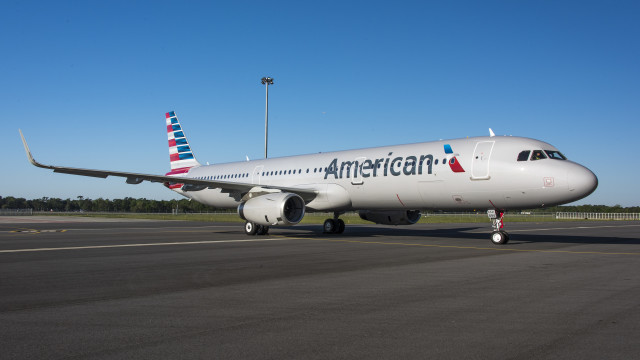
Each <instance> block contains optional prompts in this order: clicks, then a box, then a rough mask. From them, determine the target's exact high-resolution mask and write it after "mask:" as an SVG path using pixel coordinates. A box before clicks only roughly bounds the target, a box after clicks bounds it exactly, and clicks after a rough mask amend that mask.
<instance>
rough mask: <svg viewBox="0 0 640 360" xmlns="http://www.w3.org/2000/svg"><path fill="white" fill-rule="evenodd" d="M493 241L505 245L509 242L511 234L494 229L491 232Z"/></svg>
mask: <svg viewBox="0 0 640 360" xmlns="http://www.w3.org/2000/svg"><path fill="white" fill-rule="evenodd" d="M491 242H492V243H494V244H495V245H504V244H506V243H508V242H509V234H507V233H506V232H504V231H494V232H492V233H491Z"/></svg>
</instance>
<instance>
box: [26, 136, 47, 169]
mask: <svg viewBox="0 0 640 360" xmlns="http://www.w3.org/2000/svg"><path fill="white" fill-rule="evenodd" d="M18 131H19V132H20V137H21V138H22V145H24V151H26V152H27V158H28V159H29V162H30V163H31V164H33V165H34V166H37V167H41V168H45V169H51V167H50V166H46V165H42V164H40V163H39V162H37V161H36V160H35V159H34V158H33V155H31V150H29V145H27V140H25V138H24V135H23V134H22V130H20V129H18Z"/></svg>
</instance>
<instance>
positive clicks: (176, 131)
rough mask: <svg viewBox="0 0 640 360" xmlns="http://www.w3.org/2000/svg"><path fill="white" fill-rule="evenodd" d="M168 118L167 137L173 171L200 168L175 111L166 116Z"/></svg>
mask: <svg viewBox="0 0 640 360" xmlns="http://www.w3.org/2000/svg"><path fill="white" fill-rule="evenodd" d="M165 115H166V118H167V136H168V137H169V161H170V162H171V170H176V169H185V168H192V167H195V166H200V163H199V162H198V160H196V158H195V156H194V155H193V151H192V150H191V146H189V142H188V141H187V137H186V136H185V135H184V131H183V130H182V127H181V126H180V122H179V121H178V117H177V116H176V113H175V112H174V111H169V112H168V113H166V114H165Z"/></svg>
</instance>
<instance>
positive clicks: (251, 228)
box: [244, 221, 269, 235]
mask: <svg viewBox="0 0 640 360" xmlns="http://www.w3.org/2000/svg"><path fill="white" fill-rule="evenodd" d="M244 233H245V234H247V235H267V234H268V233H269V227H268V226H266V225H259V224H256V223H252V222H251V221H247V222H246V223H244Z"/></svg>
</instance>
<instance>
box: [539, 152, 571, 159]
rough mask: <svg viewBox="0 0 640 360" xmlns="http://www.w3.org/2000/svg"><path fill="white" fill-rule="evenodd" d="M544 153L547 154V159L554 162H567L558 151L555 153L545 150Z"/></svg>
mask: <svg viewBox="0 0 640 360" xmlns="http://www.w3.org/2000/svg"><path fill="white" fill-rule="evenodd" d="M544 152H546V153H547V155H548V156H549V159H554V160H567V158H566V156H564V155H562V153H561V152H560V151H555V150H545V151H544Z"/></svg>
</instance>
